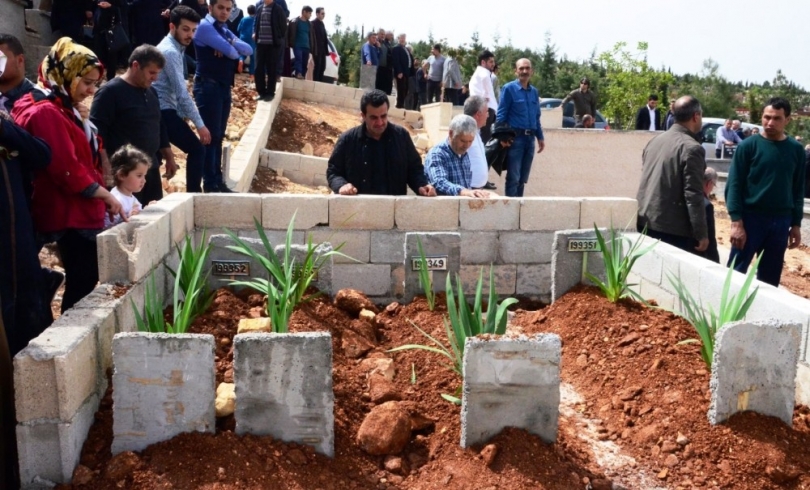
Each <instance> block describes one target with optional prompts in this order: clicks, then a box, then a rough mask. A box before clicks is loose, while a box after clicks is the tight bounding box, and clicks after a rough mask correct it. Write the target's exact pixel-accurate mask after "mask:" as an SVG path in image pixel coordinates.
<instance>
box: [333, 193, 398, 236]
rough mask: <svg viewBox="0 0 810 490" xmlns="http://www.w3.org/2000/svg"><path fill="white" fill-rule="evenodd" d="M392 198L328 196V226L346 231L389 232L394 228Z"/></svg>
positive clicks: (393, 200)
mask: <svg viewBox="0 0 810 490" xmlns="http://www.w3.org/2000/svg"><path fill="white" fill-rule="evenodd" d="M395 202H396V200H395V198H394V197H389V196H363V195H358V196H340V195H332V196H329V226H331V227H332V228H334V229H348V230H390V229H391V228H393V227H394V203H395Z"/></svg>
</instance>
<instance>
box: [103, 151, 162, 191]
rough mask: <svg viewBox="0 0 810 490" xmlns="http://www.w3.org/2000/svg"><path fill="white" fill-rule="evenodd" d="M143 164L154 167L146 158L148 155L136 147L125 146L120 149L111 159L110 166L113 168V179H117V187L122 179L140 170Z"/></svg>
mask: <svg viewBox="0 0 810 490" xmlns="http://www.w3.org/2000/svg"><path fill="white" fill-rule="evenodd" d="M141 163H143V164H144V165H146V166H147V167H149V166H150V165H152V161H151V160H150V159H149V157H148V156H146V153H144V152H142V151H141V150H139V149H137V148H135V147H134V146H132V145H124V146H122V147H121V148H119V149H118V151H116V152H115V153H114V154H113V156H111V157H110V166H111V167H112V172H113V177H114V178H115V185H119V184H120V183H121V179H122V178H124V177H126V176H127V175H129V173H130V172H132V171H133V170H135V169H136V168H138V165H139V164H141Z"/></svg>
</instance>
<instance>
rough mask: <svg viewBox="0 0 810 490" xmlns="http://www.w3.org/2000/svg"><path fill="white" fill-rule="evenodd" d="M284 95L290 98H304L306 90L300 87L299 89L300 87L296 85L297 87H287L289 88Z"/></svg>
mask: <svg viewBox="0 0 810 490" xmlns="http://www.w3.org/2000/svg"><path fill="white" fill-rule="evenodd" d="M296 85H298V83H297V82H296ZM284 96H285V97H286V98H288V99H297V100H301V99H303V98H304V91H303V90H299V89H298V87H296V88H290V89H287V90H286V91H285V92H284Z"/></svg>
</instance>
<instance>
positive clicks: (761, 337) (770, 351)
mask: <svg viewBox="0 0 810 490" xmlns="http://www.w3.org/2000/svg"><path fill="white" fill-rule="evenodd" d="M800 339H801V326H800V325H798V324H795V323H782V322H781V321H779V320H763V321H756V322H751V321H741V322H734V323H729V324H726V326H725V327H723V328H722V329H720V331H719V332H718V333H717V338H716V341H715V345H714V358H713V360H712V379H711V382H710V384H709V386H710V388H711V391H712V398H711V404H710V405H709V413H708V416H709V422H710V423H711V424H713V425H716V424H720V423H722V422H723V421H725V420H727V419H728V418H729V417H731V416H732V415H733V414H735V413H737V412H740V411H744V410H751V411H754V412H758V413H761V414H763V415H770V416H773V417H776V418H778V419H781V420H782V421H783V422H784V423H785V424H787V425H788V426H791V425H792V424H793V402H794V398H795V394H796V363H797V361H798V356H799V342H800Z"/></svg>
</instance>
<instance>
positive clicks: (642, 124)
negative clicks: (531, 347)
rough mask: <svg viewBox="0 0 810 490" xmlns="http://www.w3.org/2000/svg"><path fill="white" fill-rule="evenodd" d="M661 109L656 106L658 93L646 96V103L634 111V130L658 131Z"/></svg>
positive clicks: (659, 128)
mask: <svg viewBox="0 0 810 490" xmlns="http://www.w3.org/2000/svg"><path fill="white" fill-rule="evenodd" d="M661 129H662V128H661V109H659V108H658V95H656V94H652V95H650V96H649V97H648V98H647V105H645V106H644V107H642V108H641V109H639V110H638V112H637V113H636V131H660V130H661Z"/></svg>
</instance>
